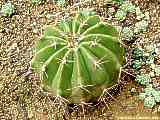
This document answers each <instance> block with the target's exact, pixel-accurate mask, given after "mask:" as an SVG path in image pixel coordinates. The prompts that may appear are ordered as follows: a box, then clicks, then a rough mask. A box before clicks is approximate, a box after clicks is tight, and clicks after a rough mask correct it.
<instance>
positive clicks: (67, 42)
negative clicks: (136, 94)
mask: <svg viewBox="0 0 160 120" xmlns="http://www.w3.org/2000/svg"><path fill="white" fill-rule="evenodd" d="M123 51H124V50H123V48H122V47H121V46H120V42H119V40H118V32H117V30H116V29H115V28H114V27H113V26H112V25H109V24H107V23H105V22H102V21H101V18H100V17H99V16H97V15H88V16H84V15H83V14H78V13H77V14H76V15H75V16H74V17H72V18H69V19H67V20H62V21H61V22H59V23H58V24H57V25H55V26H48V27H46V29H45V31H44V35H43V36H42V37H41V39H40V40H39V41H37V42H36V47H35V56H34V57H33V59H32V61H31V65H32V68H33V69H34V70H35V71H36V72H38V73H39V74H40V76H41V79H42V83H43V86H44V88H45V89H47V90H49V91H51V92H52V93H53V95H55V96H61V97H64V98H66V99H67V100H69V101H71V102H72V103H79V102H81V101H85V102H92V101H95V100H97V98H98V97H99V96H100V95H101V94H102V92H103V90H104V89H105V88H108V87H110V86H112V85H113V84H115V83H116V82H117V79H118V76H119V73H120V67H121V64H122V62H123Z"/></svg>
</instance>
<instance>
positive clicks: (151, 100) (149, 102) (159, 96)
mask: <svg viewBox="0 0 160 120" xmlns="http://www.w3.org/2000/svg"><path fill="white" fill-rule="evenodd" d="M139 99H141V100H144V106H145V107H149V108H152V107H153V106H154V105H156V102H158V103H159V102H160V91H157V90H155V89H154V88H153V87H152V84H148V85H147V86H146V88H145V89H144V93H140V94H139Z"/></svg>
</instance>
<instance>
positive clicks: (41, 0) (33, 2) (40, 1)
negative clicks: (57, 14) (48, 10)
mask: <svg viewBox="0 0 160 120" xmlns="http://www.w3.org/2000/svg"><path fill="white" fill-rule="evenodd" d="M44 1H45V0H32V4H35V5H39V4H42V3H44Z"/></svg>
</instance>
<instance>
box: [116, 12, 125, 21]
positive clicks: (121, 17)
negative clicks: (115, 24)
mask: <svg viewBox="0 0 160 120" xmlns="http://www.w3.org/2000/svg"><path fill="white" fill-rule="evenodd" d="M126 15H127V13H126V12H125V11H123V10H118V11H117V12H116V14H115V18H116V19H117V20H120V21H123V20H125V18H126Z"/></svg>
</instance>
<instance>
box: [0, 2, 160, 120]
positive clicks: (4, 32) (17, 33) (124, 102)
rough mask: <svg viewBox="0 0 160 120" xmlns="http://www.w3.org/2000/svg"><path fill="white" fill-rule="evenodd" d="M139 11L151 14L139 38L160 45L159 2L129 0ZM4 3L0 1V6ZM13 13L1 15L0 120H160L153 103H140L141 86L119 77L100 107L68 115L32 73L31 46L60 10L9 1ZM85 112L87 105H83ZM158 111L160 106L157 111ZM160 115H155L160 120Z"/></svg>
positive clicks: (130, 78) (130, 79) (63, 104)
mask: <svg viewBox="0 0 160 120" xmlns="http://www.w3.org/2000/svg"><path fill="white" fill-rule="evenodd" d="M131 1H132V2H133V3H135V4H136V5H138V6H140V8H141V9H142V11H148V12H149V13H150V18H151V22H150V25H149V30H148V32H146V33H144V34H143V35H142V36H141V39H148V38H149V39H150V40H151V41H157V42H160V3H158V2H157V1H156V0H136V1H135V0H131ZM4 2H5V0H1V1H0V6H1V5H2V4H4ZM11 2H12V3H13V4H14V5H15V7H16V13H15V14H14V15H12V16H11V17H2V16H0V120H21V119H23V120H63V119H64V120H65V119H67V118H68V119H70V120H72V119H73V120H75V119H79V120H95V119H97V120H107V119H109V120H116V119H117V120H120V119H121V120H125V119H126V120H127V118H126V117H128V118H129V117H130V118H131V117H132V118H133V119H134V120H136V119H138V118H134V117H135V116H143V117H144V116H148V117H149V119H148V120H151V118H150V116H153V117H155V119H157V120H160V113H159V112H158V111H160V110H158V108H159V107H160V106H159V105H157V106H156V107H154V108H153V109H147V108H144V107H143V101H140V100H138V98H137V94H138V91H139V90H140V88H142V87H141V86H140V85H138V84H137V83H135V82H134V78H132V77H126V76H129V75H128V74H125V75H123V76H125V77H124V78H122V83H123V85H122V87H121V89H119V90H120V91H119V92H118V93H117V94H116V96H114V97H113V98H112V97H111V98H110V100H109V101H106V103H105V104H104V105H102V106H100V107H95V108H93V109H92V108H90V109H92V111H91V110H89V111H90V112H89V113H88V112H86V113H85V114H84V112H85V111H86V110H83V109H82V110H77V111H78V112H75V111H74V112H72V114H71V117H69V115H68V114H69V112H68V111H70V110H68V108H67V107H66V104H65V103H64V102H63V101H62V102H59V100H55V99H54V97H53V96H51V95H50V94H49V93H47V92H46V91H44V90H43V89H42V88H41V87H40V83H41V81H40V80H39V79H38V76H37V75H36V74H34V73H32V71H30V61H31V59H32V57H33V52H32V51H33V48H34V43H35V41H36V40H38V38H39V37H40V36H41V34H42V28H43V27H44V26H45V25H50V24H53V21H54V20H53V19H52V17H50V16H49V15H50V14H53V15H54V14H55V13H56V12H58V11H59V10H60V9H59V8H57V7H55V5H53V4H52V3H49V2H47V3H45V4H43V5H39V6H33V5H32V4H31V3H30V1H29V0H24V1H23V0H12V1H11ZM84 108H85V107H84ZM159 109H160V108H159ZM158 116H159V117H158Z"/></svg>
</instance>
